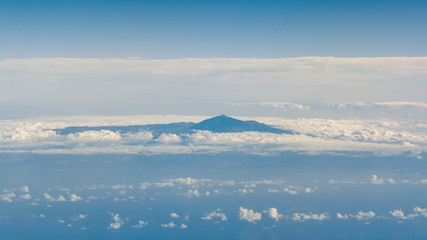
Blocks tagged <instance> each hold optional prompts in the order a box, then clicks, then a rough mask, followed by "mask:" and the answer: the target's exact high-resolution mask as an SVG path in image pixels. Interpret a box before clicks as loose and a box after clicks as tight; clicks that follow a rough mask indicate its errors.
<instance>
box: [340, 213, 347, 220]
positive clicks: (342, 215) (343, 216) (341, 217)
mask: <svg viewBox="0 0 427 240" xmlns="http://www.w3.org/2000/svg"><path fill="white" fill-rule="evenodd" d="M337 218H338V219H348V215H347V214H341V213H337Z"/></svg>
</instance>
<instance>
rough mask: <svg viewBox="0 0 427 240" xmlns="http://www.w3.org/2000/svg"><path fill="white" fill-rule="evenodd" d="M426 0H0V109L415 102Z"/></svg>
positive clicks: (182, 110)
mask: <svg viewBox="0 0 427 240" xmlns="http://www.w3.org/2000/svg"><path fill="white" fill-rule="evenodd" d="M426 10H427V3H426V2H425V1H415V0H414V1H394V0H390V1H351V0H349V1H329V0H327V1H49V0H46V1H19V0H18V1H1V2H0V34H1V36H2V37H1V38H0V73H1V75H0V110H2V112H4V114H2V116H1V119H15V118H28V117H38V116H57V115H129V114H195V115H197V114H206V115H218V114H222V113H227V114H231V115H233V114H234V115H236V114H238V115H250V113H254V112H257V111H254V109H252V108H250V109H248V108H246V110H244V109H243V108H242V107H240V108H236V106H237V105H236V104H241V105H240V106H243V105H242V104H246V103H250V104H254V103H255V104H258V105H259V106H260V104H261V103H266V102H267V103H273V104H275V103H278V104H281V103H284V102H285V103H286V102H292V103H294V102H296V103H298V104H299V103H309V104H311V103H320V102H327V103H343V102H350V103H355V102H356V103H357V102H369V103H372V102H374V103H375V102H409V103H415V104H418V105H419V103H421V104H422V103H425V102H427V99H426V97H425V94H424V91H423V90H424V89H426V87H427V86H426V81H425V79H426V76H427V73H426V70H425V69H427V66H426V65H427V60H426V57H425V56H427V53H426V51H427V46H426V45H425V42H427V33H426V31H423V29H427V26H426V25H427V21H426V15H425V12H426ZM261 105H262V104H261ZM230 106H234V107H233V108H231V107H230ZM258 112H260V113H262V114H264V113H265V114H268V115H277V114H276V113H273V112H271V111H269V110H268V111H267V110H265V111H264V110H263V111H258ZM295 116H298V114H297V115H295Z"/></svg>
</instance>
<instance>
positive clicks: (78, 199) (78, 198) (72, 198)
mask: <svg viewBox="0 0 427 240" xmlns="http://www.w3.org/2000/svg"><path fill="white" fill-rule="evenodd" d="M80 200H82V198H81V197H79V196H77V195H76V194H71V195H70V201H71V202H77V201H80Z"/></svg>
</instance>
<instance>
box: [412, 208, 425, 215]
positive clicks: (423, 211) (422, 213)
mask: <svg viewBox="0 0 427 240" xmlns="http://www.w3.org/2000/svg"><path fill="white" fill-rule="evenodd" d="M414 211H415V212H416V213H418V214H420V215H422V216H424V217H427V208H420V207H416V208H414Z"/></svg>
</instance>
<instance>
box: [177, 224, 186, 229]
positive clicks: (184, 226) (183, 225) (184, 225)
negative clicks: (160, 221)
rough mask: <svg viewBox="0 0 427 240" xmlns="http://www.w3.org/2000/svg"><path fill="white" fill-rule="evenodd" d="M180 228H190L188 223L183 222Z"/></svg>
mask: <svg viewBox="0 0 427 240" xmlns="http://www.w3.org/2000/svg"><path fill="white" fill-rule="evenodd" d="M179 228H181V229H187V228H188V226H187V225H186V224H184V223H183V224H181V226H179Z"/></svg>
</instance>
